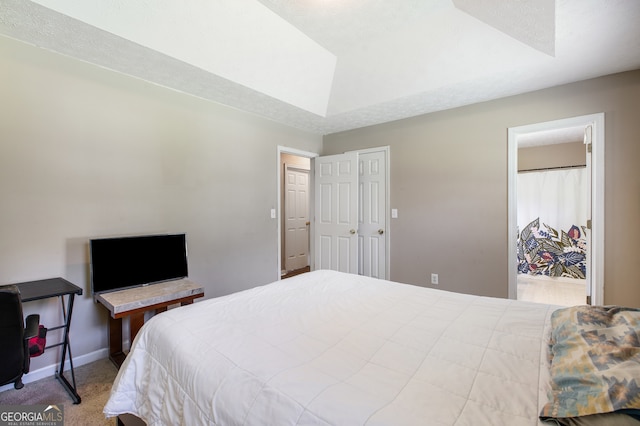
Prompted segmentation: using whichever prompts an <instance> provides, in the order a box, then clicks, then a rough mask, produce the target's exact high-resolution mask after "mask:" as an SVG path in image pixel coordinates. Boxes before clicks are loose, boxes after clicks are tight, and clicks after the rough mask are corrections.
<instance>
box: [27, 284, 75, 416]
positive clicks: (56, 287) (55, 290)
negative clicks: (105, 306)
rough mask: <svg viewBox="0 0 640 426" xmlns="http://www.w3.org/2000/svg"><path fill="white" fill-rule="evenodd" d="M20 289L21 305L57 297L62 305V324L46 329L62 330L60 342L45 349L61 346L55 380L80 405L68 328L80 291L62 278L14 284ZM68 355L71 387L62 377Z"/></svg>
mask: <svg viewBox="0 0 640 426" xmlns="http://www.w3.org/2000/svg"><path fill="white" fill-rule="evenodd" d="M15 285H16V286H17V287H18V289H20V299H21V300H22V302H23V303H26V302H31V301H34V300H41V299H48V298H50V297H59V298H60V303H61V304H62V316H63V319H64V324H62V325H59V326H56V327H47V328H48V329H49V330H58V329H63V330H64V337H63V339H62V342H60V343H56V344H53V345H49V346H47V347H46V348H45V349H48V348H52V347H56V346H62V357H61V359H60V366H59V368H58V371H56V378H57V379H58V381H59V382H60V384H61V385H62V387H64V388H65V389H66V391H67V392H68V393H69V395H70V396H71V399H73V403H74V404H80V395H78V392H77V387H76V376H75V374H74V372H73V358H72V357H71V347H70V346H69V328H70V327H71V314H72V313H73V300H74V298H75V295H76V294H77V295H78V296H80V295H82V289H81V288H80V287H78V286H77V285H75V284H71V283H70V282H69V281H67V280H65V279H64V278H49V279H46V280H38V281H29V282H24V283H17V284H15ZM64 296H67V306H66V308H65V306H64ZM67 353H69V365H70V366H71V381H72V382H73V385H71V383H69V381H68V380H67V379H66V377H64V362H65V358H66V356H67Z"/></svg>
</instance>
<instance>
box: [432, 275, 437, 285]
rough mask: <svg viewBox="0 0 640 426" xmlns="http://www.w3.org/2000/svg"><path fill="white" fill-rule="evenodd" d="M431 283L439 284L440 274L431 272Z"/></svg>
mask: <svg viewBox="0 0 640 426" xmlns="http://www.w3.org/2000/svg"><path fill="white" fill-rule="evenodd" d="M431 284H435V285H438V274H431Z"/></svg>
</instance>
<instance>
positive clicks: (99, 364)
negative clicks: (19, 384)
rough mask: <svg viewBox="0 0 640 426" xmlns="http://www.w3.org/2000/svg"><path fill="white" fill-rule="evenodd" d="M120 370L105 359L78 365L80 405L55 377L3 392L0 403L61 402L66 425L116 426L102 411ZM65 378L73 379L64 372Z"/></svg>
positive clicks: (77, 383)
mask: <svg viewBox="0 0 640 426" xmlns="http://www.w3.org/2000/svg"><path fill="white" fill-rule="evenodd" d="M117 373H118V370H117V369H116V367H115V366H114V365H113V364H112V363H111V361H109V359H106V358H105V359H101V360H99V361H96V362H92V363H90V364H86V365H83V366H80V367H76V368H75V375H76V385H77V387H78V395H80V398H81V399H82V401H81V403H80V404H73V401H72V400H71V398H70V397H69V394H68V393H67V391H66V390H65V389H64V388H63V387H62V385H61V384H60V382H58V380H56V378H55V377H48V378H46V379H42V380H38V381H36V382H32V383H26V384H25V385H24V387H23V388H22V389H19V390H16V389H10V390H7V391H4V392H0V404H1V405H5V404H8V405H13V404H19V405H28V404H50V405H58V406H60V405H62V406H63V407H64V409H63V410H64V424H65V425H69V426H73V425H82V426H86V425H91V426H103V425H109V426H114V425H115V424H116V421H115V419H113V418H111V419H106V418H105V417H104V414H102V408H103V407H104V405H105V404H106V402H107V399H109V392H110V391H111V384H112V383H113V380H114V379H115V378H116V374H117ZM65 377H66V378H67V379H68V380H69V381H71V374H70V373H67V372H65Z"/></svg>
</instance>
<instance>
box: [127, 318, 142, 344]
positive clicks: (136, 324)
mask: <svg viewBox="0 0 640 426" xmlns="http://www.w3.org/2000/svg"><path fill="white" fill-rule="evenodd" d="M143 325H144V312H136V313H134V314H131V316H130V317H129V330H130V332H131V333H130V336H131V337H130V338H129V342H130V344H131V345H133V339H135V338H136V336H137V335H138V331H140V328H141V327H142V326H143Z"/></svg>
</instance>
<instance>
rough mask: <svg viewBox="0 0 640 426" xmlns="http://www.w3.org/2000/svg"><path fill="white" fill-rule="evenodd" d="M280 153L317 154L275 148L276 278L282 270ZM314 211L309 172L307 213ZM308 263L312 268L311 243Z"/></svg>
mask: <svg viewBox="0 0 640 426" xmlns="http://www.w3.org/2000/svg"><path fill="white" fill-rule="evenodd" d="M282 154H291V155H297V156H298V157H306V158H315V157H318V156H319V154H318V153H317V152H310V151H302V150H300V149H296V148H290V147H287V146H282V145H278V148H277V150H276V170H278V177H277V180H278V182H277V184H278V185H277V192H276V194H277V200H278V201H277V205H276V206H275V210H276V222H277V224H278V228H277V235H278V251H277V252H276V259H277V269H276V277H277V278H276V280H279V279H280V271H282V256H281V253H282V223H281V222H282V221H281V220H280V218H281V217H282V211H281V210H282V209H281V206H282V167H280V157H281V156H282ZM313 211H314V198H313V174H312V173H309V214H310V215H311V212H313ZM309 239H310V241H314V239H313V227H311V230H310V232H309ZM309 263H310V264H311V270H313V269H314V267H313V266H314V260H313V244H310V252H309Z"/></svg>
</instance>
